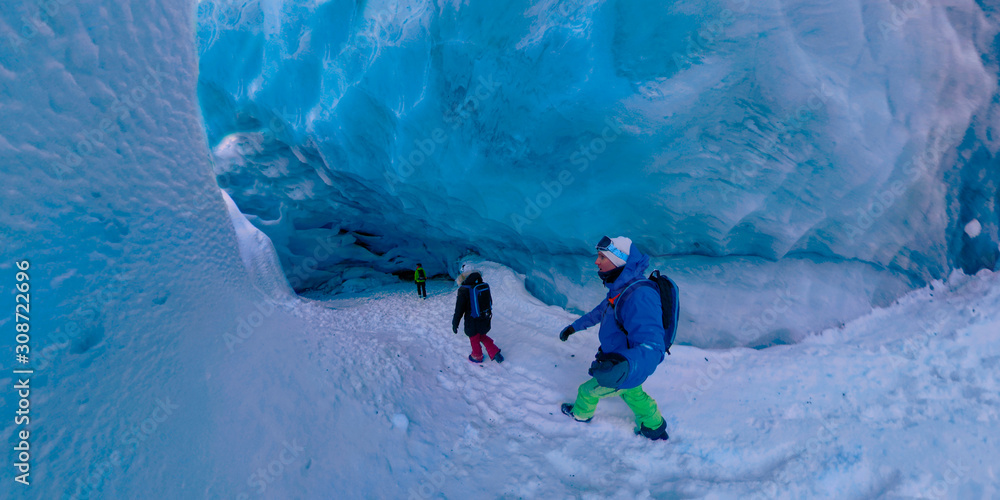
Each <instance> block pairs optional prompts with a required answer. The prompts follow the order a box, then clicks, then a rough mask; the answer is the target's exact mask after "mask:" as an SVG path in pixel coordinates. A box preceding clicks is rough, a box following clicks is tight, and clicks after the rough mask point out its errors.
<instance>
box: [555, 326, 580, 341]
mask: <svg viewBox="0 0 1000 500" xmlns="http://www.w3.org/2000/svg"><path fill="white" fill-rule="evenodd" d="M574 333H576V329H575V328H573V325H569V326H567V327H566V328H563V331H561V332H559V340H561V341H563V342H566V339H568V338H569V336H570V335H573V334H574Z"/></svg>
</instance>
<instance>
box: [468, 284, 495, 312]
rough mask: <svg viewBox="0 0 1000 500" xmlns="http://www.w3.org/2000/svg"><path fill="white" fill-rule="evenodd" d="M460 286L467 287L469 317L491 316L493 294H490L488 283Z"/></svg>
mask: <svg viewBox="0 0 1000 500" xmlns="http://www.w3.org/2000/svg"><path fill="white" fill-rule="evenodd" d="M462 288H468V289H469V304H470V307H469V317H471V318H492V317H493V296H491V295H490V285H488V284H487V283H479V284H476V285H462Z"/></svg>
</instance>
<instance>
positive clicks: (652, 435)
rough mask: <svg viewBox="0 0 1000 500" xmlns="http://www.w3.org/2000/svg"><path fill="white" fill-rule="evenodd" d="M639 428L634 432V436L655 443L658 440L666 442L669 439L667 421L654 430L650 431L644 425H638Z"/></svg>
mask: <svg viewBox="0 0 1000 500" xmlns="http://www.w3.org/2000/svg"><path fill="white" fill-rule="evenodd" d="M640 427H641V428H638V429H636V430H635V433H636V435H639V436H642V437H645V438H648V439H650V440H651V441H657V440H660V439H662V440H664V441H666V440H668V439H670V436H669V435H667V421H666V420H664V421H663V423H662V424H660V426H659V427H657V428H655V429H650V428H649V427H646V426H645V425H640Z"/></svg>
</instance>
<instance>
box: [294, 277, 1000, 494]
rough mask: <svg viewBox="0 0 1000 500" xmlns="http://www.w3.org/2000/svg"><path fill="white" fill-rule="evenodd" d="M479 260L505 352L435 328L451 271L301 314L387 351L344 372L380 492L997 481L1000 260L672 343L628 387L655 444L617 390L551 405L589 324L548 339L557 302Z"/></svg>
mask: <svg viewBox="0 0 1000 500" xmlns="http://www.w3.org/2000/svg"><path fill="white" fill-rule="evenodd" d="M481 269H483V270H484V278H485V280H486V281H487V282H489V283H490V286H491V288H492V290H493V296H494V318H493V329H492V331H491V332H490V336H491V337H493V338H494V340H495V341H496V343H497V345H498V346H499V347H500V348H501V349H502V352H503V353H504V355H505V356H506V358H507V359H506V361H505V362H504V363H503V364H496V363H493V362H489V361H487V362H486V363H484V364H482V365H476V364H472V363H470V362H469V361H468V360H467V359H466V356H467V355H468V353H469V342H468V338H467V337H466V336H465V335H464V334H463V333H461V329H460V331H459V334H457V335H455V334H453V333H452V332H451V317H452V313H453V310H454V300H455V292H456V290H457V286H455V285H453V284H452V283H450V282H445V281H440V280H435V281H430V282H428V293H429V295H430V296H429V297H428V299H426V300H421V299H419V298H417V297H416V293H415V290H414V289H413V288H414V287H413V285H412V284H400V285H395V286H390V287H386V288H384V289H382V290H380V291H379V292H377V293H375V294H373V295H371V296H368V297H360V296H352V297H344V298H337V299H335V300H329V301H319V302H314V303H313V304H314V305H316V306H321V307H322V308H324V310H323V311H322V312H320V311H318V310H317V311H316V317H317V319H319V318H323V319H322V320H321V322H322V323H327V322H329V328H330V330H331V332H332V337H340V338H341V339H343V338H344V337H345V336H348V337H351V338H352V339H353V340H352V343H356V345H357V346H358V347H357V348H358V351H352V352H349V353H345V352H341V353H336V352H334V350H331V349H327V348H326V347H324V346H327V347H328V344H329V339H330V338H332V337H327V336H329V335H331V333H330V332H326V331H324V329H325V328H327V327H326V326H323V327H321V328H319V329H318V330H317V331H318V332H319V337H320V338H319V345H320V346H321V349H320V352H321V353H322V354H323V356H324V357H326V358H327V359H335V358H337V357H344V358H345V360H344V361H347V360H348V359H349V358H351V357H352V356H354V357H356V358H359V359H361V358H366V357H368V358H370V356H366V354H365V353H366V352H367V351H371V350H372V349H375V350H381V352H382V354H383V355H382V356H381V357H380V359H381V360H382V361H384V362H386V363H387V366H359V367H358V368H359V369H360V370H361V371H366V370H367V371H368V373H366V374H364V375H359V376H356V377H354V378H352V380H351V384H353V385H354V386H355V389H357V395H358V396H359V397H360V398H367V400H369V401H370V404H371V407H372V409H373V416H374V418H376V419H380V420H381V421H382V422H383V424H384V425H385V426H386V428H387V430H386V432H400V433H405V435H406V437H405V443H406V444H405V446H406V451H405V457H398V456H397V457H395V458H393V459H391V460H389V461H390V462H392V463H391V467H390V468H389V469H390V470H388V471H383V472H381V473H385V474H390V475H391V476H392V480H393V481H394V482H395V483H396V484H397V485H398V488H399V490H398V491H397V493H396V494H395V495H394V496H400V495H406V496H408V497H410V498H430V497H439V496H442V495H443V496H444V497H445V498H467V497H469V496H470V495H476V496H479V495H485V496H486V497H502V498H648V497H655V498H748V497H753V498H833V497H837V498H993V497H995V496H996V495H998V494H1000V492H998V487H997V484H998V481H997V479H996V476H995V474H996V470H995V469H994V466H993V465H992V464H993V463H994V462H997V458H998V450H997V442H996V439H997V438H996V437H995V436H997V435H1000V425H998V419H1000V399H998V397H997V392H998V391H997V390H998V388H1000V384H998V380H1000V376H998V370H1000V362H998V360H1000V340H998V339H997V338H996V337H997V336H996V332H997V331H998V330H1000V328H998V325H1000V321H998V320H997V318H996V311H997V310H1000V280H998V277H1000V275H998V274H991V273H988V272H983V273H981V274H980V275H979V276H978V277H974V278H967V277H964V276H962V275H960V274H958V273H956V275H954V276H953V277H952V279H951V280H950V281H949V282H948V283H936V284H935V290H933V291H932V290H930V289H924V290H918V291H916V292H914V293H912V294H910V295H908V296H907V297H904V298H903V299H901V300H900V302H899V303H898V304H897V305H894V306H892V307H890V308H888V309H884V310H877V311H875V312H874V313H872V314H871V315H869V316H866V317H863V318H860V319H858V320H856V321H854V322H852V323H850V324H848V325H846V326H845V327H844V328H842V329H839V330H828V331H826V332H823V333H822V334H821V335H817V336H814V337H811V338H809V339H807V340H806V341H805V342H802V343H801V344H798V345H790V346H779V347H774V348H769V349H765V350H759V351H758V350H751V349H732V350H725V351H708V350H702V349H697V348H693V347H688V346H677V348H676V349H672V352H674V354H673V355H672V356H669V357H667V358H666V359H665V361H664V363H663V364H662V365H661V366H660V367H659V368H658V370H657V372H656V373H655V374H654V375H653V376H652V377H651V378H650V379H649V380H648V381H647V382H646V383H645V384H644V385H643V387H644V388H645V389H646V390H647V391H648V392H649V393H650V395H652V396H653V397H654V398H655V399H656V400H657V402H658V403H659V405H660V409H661V411H662V413H663V415H664V417H665V418H666V420H667V425H668V430H669V432H670V435H671V439H670V441H669V442H667V443H663V442H649V441H647V440H645V439H642V438H640V437H637V436H634V435H633V433H632V429H633V426H634V423H633V421H632V414H631V412H630V411H629V409H628V408H627V406H625V404H624V403H623V402H621V401H620V400H619V399H617V398H612V399H607V400H603V401H602V402H601V404H600V406H599V407H598V410H597V414H596V416H595V419H594V421H593V422H591V423H590V424H582V423H577V422H573V421H572V420H570V419H568V418H566V417H565V416H564V415H562V414H560V413H559V404H560V403H561V402H566V401H572V400H573V399H574V397H575V394H576V388H577V386H578V385H579V384H580V383H582V382H583V381H584V380H586V379H587V375H586V370H587V367H588V366H589V364H590V361H591V359H592V355H593V353H594V352H595V350H596V348H597V345H598V344H597V340H596V332H594V331H590V330H588V331H584V332H580V333H578V334H576V335H573V336H572V337H571V338H570V340H569V341H568V342H565V343H563V342H560V341H559V340H558V332H559V331H560V329H561V328H562V327H564V326H565V325H566V324H568V322H569V321H571V320H572V319H573V318H574V316H573V315H571V314H568V313H566V312H565V311H563V310H561V309H559V308H556V307H551V306H545V305H543V304H541V303H540V302H538V301H537V300H536V299H534V298H532V297H531V296H530V295H529V294H528V293H527V292H526V291H525V290H524V287H523V280H522V279H523V278H522V277H520V276H518V275H516V274H514V273H513V272H511V271H510V270H508V269H506V268H503V267H502V266H498V265H494V264H491V263H482V264H481ZM682 293H683V291H682ZM685 299H686V300H697V298H695V297H685ZM325 308H333V309H335V310H334V311H326V310H325ZM331 320H332V321H331ZM680 335H681V337H680V340H681V341H683V332H680ZM365 346H368V347H365ZM341 348H342V347H341ZM366 350H367V351H366ZM345 354H346V356H344V355H345ZM321 362H322V361H321ZM337 362H338V363H339V362H340V361H337ZM389 427H391V428H392V431H390V430H389V429H388V428H389ZM317 431H321V430H317ZM394 453H395V451H394V450H386V454H387V456H393V454H394Z"/></svg>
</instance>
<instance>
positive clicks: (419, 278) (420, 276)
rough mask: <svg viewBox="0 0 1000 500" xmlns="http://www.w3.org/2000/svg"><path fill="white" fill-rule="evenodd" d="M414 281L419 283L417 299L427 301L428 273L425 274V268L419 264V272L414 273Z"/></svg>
mask: <svg viewBox="0 0 1000 500" xmlns="http://www.w3.org/2000/svg"><path fill="white" fill-rule="evenodd" d="M413 281H415V282H416V283H417V297H420V298H423V299H426V298H427V273H426V272H424V268H423V267H421V266H420V263H419V262H417V270H416V271H413Z"/></svg>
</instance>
